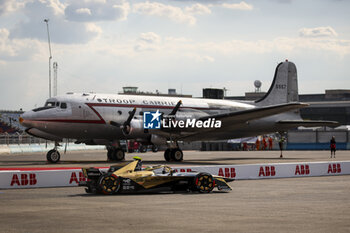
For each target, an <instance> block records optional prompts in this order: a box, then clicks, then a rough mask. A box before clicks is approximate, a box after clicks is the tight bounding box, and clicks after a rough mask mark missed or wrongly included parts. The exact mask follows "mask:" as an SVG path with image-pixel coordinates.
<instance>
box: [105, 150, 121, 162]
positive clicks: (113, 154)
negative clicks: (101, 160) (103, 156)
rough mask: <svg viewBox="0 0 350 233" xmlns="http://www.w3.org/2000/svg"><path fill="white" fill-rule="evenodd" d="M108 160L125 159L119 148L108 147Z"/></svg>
mask: <svg viewBox="0 0 350 233" xmlns="http://www.w3.org/2000/svg"><path fill="white" fill-rule="evenodd" d="M107 158H108V161H122V160H124V159H125V153H124V151H123V149H121V148H109V149H107Z"/></svg>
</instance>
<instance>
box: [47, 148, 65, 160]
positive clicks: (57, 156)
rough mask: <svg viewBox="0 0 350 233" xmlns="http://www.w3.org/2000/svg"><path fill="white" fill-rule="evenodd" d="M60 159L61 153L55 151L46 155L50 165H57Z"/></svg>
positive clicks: (50, 151)
mask: <svg viewBox="0 0 350 233" xmlns="http://www.w3.org/2000/svg"><path fill="white" fill-rule="evenodd" d="M60 158H61V155H60V152H58V150H55V149H52V150H49V152H47V154H46V159H47V161H49V162H50V163H57V162H58V161H60Z"/></svg>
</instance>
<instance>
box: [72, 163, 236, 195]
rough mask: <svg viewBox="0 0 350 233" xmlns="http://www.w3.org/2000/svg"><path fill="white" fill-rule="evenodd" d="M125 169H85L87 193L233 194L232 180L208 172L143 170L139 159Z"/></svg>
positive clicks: (157, 167)
mask: <svg viewBox="0 0 350 233" xmlns="http://www.w3.org/2000/svg"><path fill="white" fill-rule="evenodd" d="M134 159H135V160H134V161H133V162H131V163H129V164H127V165H125V166H123V167H120V166H111V167H110V168H109V169H108V171H107V172H104V171H103V170H101V169H98V168H83V169H82V170H83V174H84V176H85V178H86V180H87V181H82V182H80V183H79V185H80V186H86V187H87V188H86V192H87V193H102V194H118V193H137V192H157V191H198V192H200V193H209V192H211V191H212V190H213V189H214V188H217V189H218V190H225V191H229V190H232V189H231V187H230V186H229V185H228V184H227V182H231V181H233V179H230V178H225V177H221V176H213V175H211V174H209V173H206V172H184V173H182V172H180V173H178V172H175V171H174V170H173V169H172V168H170V167H168V166H166V165H159V166H154V167H148V168H145V169H142V161H141V159H140V158H139V157H135V158H134Z"/></svg>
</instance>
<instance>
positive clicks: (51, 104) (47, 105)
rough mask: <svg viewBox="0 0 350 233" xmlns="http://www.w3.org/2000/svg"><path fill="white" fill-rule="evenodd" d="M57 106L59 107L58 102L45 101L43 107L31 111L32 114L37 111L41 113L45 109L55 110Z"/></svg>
mask: <svg viewBox="0 0 350 233" xmlns="http://www.w3.org/2000/svg"><path fill="white" fill-rule="evenodd" d="M59 106H60V102H53V101H47V102H46V103H45V105H44V107H40V108H35V109H33V111H34V112H39V111H43V110H46V109H51V108H56V107H59ZM61 108H62V107H61ZM66 108H67V105H66Z"/></svg>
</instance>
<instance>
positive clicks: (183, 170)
mask: <svg viewBox="0 0 350 233" xmlns="http://www.w3.org/2000/svg"><path fill="white" fill-rule="evenodd" d="M174 171H175V172H191V171H192V169H191V168H186V169H183V168H181V169H180V171H179V170H178V169H174Z"/></svg>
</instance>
